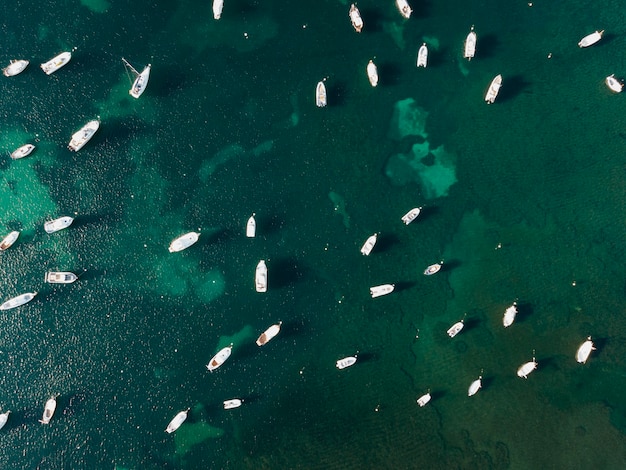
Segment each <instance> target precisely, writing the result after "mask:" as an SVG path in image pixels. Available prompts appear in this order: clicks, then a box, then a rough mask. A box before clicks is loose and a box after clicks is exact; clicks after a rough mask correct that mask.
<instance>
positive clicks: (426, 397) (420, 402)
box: [417, 392, 432, 406]
mask: <svg viewBox="0 0 626 470" xmlns="http://www.w3.org/2000/svg"><path fill="white" fill-rule="evenodd" d="M431 398H432V397H431V396H430V392H428V393H426V394H424V395H422V396H421V397H419V398H418V399H417V404H418V405H419V406H424V405H426V403H428V402H429V401H430V399H431Z"/></svg>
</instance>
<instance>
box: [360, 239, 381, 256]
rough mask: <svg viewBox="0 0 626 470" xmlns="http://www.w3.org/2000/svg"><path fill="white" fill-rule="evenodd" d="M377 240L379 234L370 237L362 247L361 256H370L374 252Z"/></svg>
mask: <svg viewBox="0 0 626 470" xmlns="http://www.w3.org/2000/svg"><path fill="white" fill-rule="evenodd" d="M377 239H378V234H377V233H375V234H374V235H371V236H370V237H368V239H367V240H365V243H364V244H363V246H362V247H361V254H362V255H365V256H369V254H370V253H371V252H372V248H374V245H376V240H377Z"/></svg>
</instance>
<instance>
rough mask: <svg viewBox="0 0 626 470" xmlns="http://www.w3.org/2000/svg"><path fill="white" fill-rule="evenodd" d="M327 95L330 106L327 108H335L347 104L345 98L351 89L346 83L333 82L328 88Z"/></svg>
mask: <svg viewBox="0 0 626 470" xmlns="http://www.w3.org/2000/svg"><path fill="white" fill-rule="evenodd" d="M326 93H327V94H328V104H327V105H326V106H327V107H329V108H334V107H335V106H343V105H345V104H346V99H345V98H346V96H348V94H349V88H348V86H347V83H346V82H345V81H336V82H333V84H332V86H328V85H327V86H326Z"/></svg>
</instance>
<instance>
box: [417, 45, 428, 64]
mask: <svg viewBox="0 0 626 470" xmlns="http://www.w3.org/2000/svg"><path fill="white" fill-rule="evenodd" d="M427 62H428V46H427V45H426V43H423V44H422V45H421V47H420V49H419V51H418V52H417V66H418V67H424V68H426V63H427Z"/></svg>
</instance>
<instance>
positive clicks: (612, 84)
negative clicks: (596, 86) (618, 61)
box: [604, 74, 624, 93]
mask: <svg viewBox="0 0 626 470" xmlns="http://www.w3.org/2000/svg"><path fill="white" fill-rule="evenodd" d="M604 82H605V83H606V86H608V87H609V88H610V89H611V91H614V92H615V93H621V92H622V88H624V84H623V83H622V82H620V81H619V80H618V79H617V78H615V74H611V75H609V76H608V77H606V79H605V80H604Z"/></svg>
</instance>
